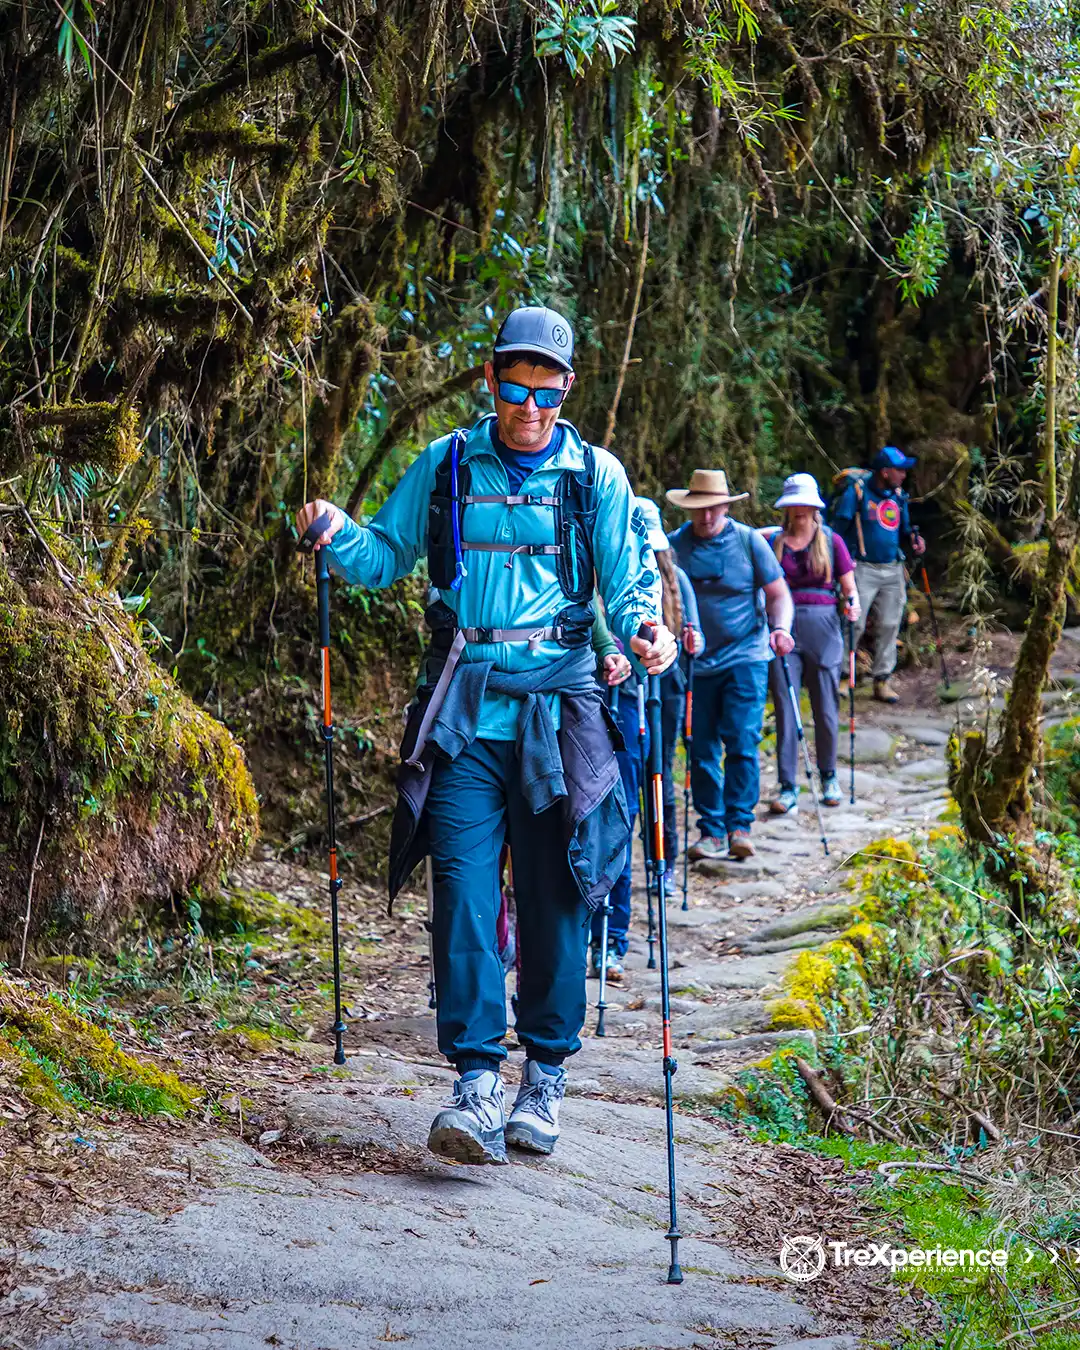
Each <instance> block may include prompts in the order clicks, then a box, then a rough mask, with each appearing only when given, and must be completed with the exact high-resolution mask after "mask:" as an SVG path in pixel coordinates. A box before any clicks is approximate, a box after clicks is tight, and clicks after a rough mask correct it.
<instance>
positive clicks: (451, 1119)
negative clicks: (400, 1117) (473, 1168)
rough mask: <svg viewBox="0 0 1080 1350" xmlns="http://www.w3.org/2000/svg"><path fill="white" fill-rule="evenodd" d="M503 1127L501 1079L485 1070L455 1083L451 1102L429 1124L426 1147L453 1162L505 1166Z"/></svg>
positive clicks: (503, 1105)
mask: <svg viewBox="0 0 1080 1350" xmlns="http://www.w3.org/2000/svg"><path fill="white" fill-rule="evenodd" d="M505 1125H506V1096H505V1093H504V1092H503V1084H502V1079H501V1078H500V1077H499V1075H498V1074H497V1073H491V1072H490V1071H489V1070H485V1071H484V1072H483V1073H478V1074H475V1075H472V1076H467V1077H465V1078H459V1079H458V1080H457V1081H456V1082H455V1083H454V1100H453V1101H452V1102H451V1104H450V1105H449V1106H448V1107H446V1108H445V1109H444V1110H442V1111H440V1112H439V1114H438V1115H437V1116H436V1117H435V1119H434V1120H433V1121H432V1122H431V1132H430V1133H429V1134H428V1141H427V1146H428V1148H429V1149H430V1150H431V1152H432V1153H437V1154H438V1155H439V1157H440V1158H453V1159H454V1160H455V1162H463V1163H505V1162H506V1140H505V1138H504V1135H503V1130H504V1127H505Z"/></svg>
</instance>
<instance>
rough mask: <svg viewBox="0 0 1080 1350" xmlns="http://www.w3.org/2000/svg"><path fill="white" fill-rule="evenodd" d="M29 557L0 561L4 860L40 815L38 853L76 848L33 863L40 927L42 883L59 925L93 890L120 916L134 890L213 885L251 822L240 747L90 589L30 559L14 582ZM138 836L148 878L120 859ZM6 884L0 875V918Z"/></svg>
mask: <svg viewBox="0 0 1080 1350" xmlns="http://www.w3.org/2000/svg"><path fill="white" fill-rule="evenodd" d="M48 542H49V545H50V547H53V546H54V544H55V546H56V552H57V554H58V556H63V555H62V545H61V544H60V543H59V542H58V541H54V540H52V539H51V538H49V539H48ZM30 561H31V560H30V559H29V558H28V559H27V560H26V565H25V568H19V569H18V571H16V569H15V568H7V569H4V570H3V571H0V805H2V806H3V807H4V808H5V809H6V810H7V811H8V812H9V813H10V816H9V818H10V819H11V820H12V821H13V822H14V827H13V829H11V830H10V831H9V833H8V835H7V837H6V839H5V840H4V843H5V844H6V845H7V846H8V849H9V850H10V856H12V857H17V856H18V854H19V853H20V852H25V851H26V850H28V849H32V848H33V844H34V839H35V837H36V833H37V830H38V828H39V827H40V823H41V820H42V816H43V813H45V812H47V813H48V818H49V828H48V831H47V836H46V843H45V847H44V851H43V852H42V855H41V861H42V863H44V864H46V865H47V864H48V863H49V860H50V856H51V855H53V856H60V855H61V854H63V855H64V857H65V859H68V858H72V857H77V858H78V866H77V867H73V866H71V865H69V864H67V863H65V866H64V867H63V868H58V867H47V866H46V868H44V869H43V876H48V877H49V878H50V881H49V883H48V885H43V886H42V889H41V890H40V892H39V895H40V902H39V903H38V904H37V905H36V906H35V914H34V918H35V920H36V921H37V926H38V928H40V927H41V926H42V925H43V923H44V922H45V921H46V920H47V919H48V918H49V906H50V903H51V901H52V894H53V891H51V890H50V889H49V886H51V887H52V888H54V890H56V891H62V893H63V894H64V895H66V897H67V899H66V901H65V914H66V918H65V922H66V923H67V925H68V926H83V925H84V924H85V923H86V921H87V920H86V916H87V915H89V921H90V922H93V921H94V919H95V918H96V917H97V916H98V913H99V911H100V907H101V906H102V904H103V903H104V902H103V899H102V897H103V896H107V897H108V901H109V904H110V905H112V906H113V907H114V908H116V909H117V910H118V911H120V912H122V911H123V910H124V908H126V907H129V906H133V905H134V904H135V903H137V902H138V901H139V900H140V898H141V896H143V895H155V894H156V895H160V896H161V898H164V897H165V895H167V894H168V893H170V892H174V891H176V890H178V889H179V890H182V889H185V888H186V887H187V886H189V885H191V884H192V883H193V882H196V881H199V880H203V879H206V880H214V881H216V880H217V877H218V876H219V875H220V872H221V870H222V869H223V868H224V867H225V866H227V865H228V863H229V862H231V861H232V860H234V859H235V858H237V857H238V856H240V855H242V854H243V853H244V852H245V851H246V849H247V847H248V846H249V844H250V841H251V839H252V838H253V837H254V834H255V831H256V828H257V822H258V803H257V800H256V797H255V789H254V785H253V783H252V780H251V776H250V774H249V773H248V771H247V767H246V764H245V762H244V758H243V754H242V752H241V750H240V747H239V746H238V744H237V743H236V741H234V740H233V738H232V736H230V734H229V733H228V731H227V730H226V729H225V728H224V727H223V726H222V725H221V724H220V723H219V722H217V721H215V720H214V718H212V717H211V716H209V714H207V713H205V712H204V711H203V710H202V709H200V708H198V707H197V706H196V705H195V704H194V703H193V702H191V700H190V699H188V698H187V697H186V695H184V694H183V693H182V692H181V691H180V690H179V689H178V688H177V687H176V685H175V684H173V682H172V681H171V680H170V679H169V678H168V677H167V676H166V675H165V674H164V673H163V672H162V671H161V670H160V669H159V668H158V667H157V666H155V665H154V664H153V663H152V662H151V661H150V660H149V658H148V657H147V656H146V653H145V651H144V650H143V648H142V646H141V643H140V641H139V635H138V632H137V630H136V628H135V626H134V625H133V623H132V622H131V620H130V619H129V618H128V617H127V616H126V615H124V614H123V613H121V612H118V611H117V610H116V609H115V608H114V607H113V606H112V605H106V603H105V601H104V600H103V599H102V598H101V597H100V596H99V595H98V594H97V593H96V592H95V591H94V590H93V588H92V587H86V588H82V587H79V588H78V589H76V588H75V586H76V583H73V584H72V587H71V588H66V587H63V586H60V585H58V584H57V583H56V582H55V579H54V578H53V577H52V574H51V573H49V572H46V573H44V574H42V573H41V571H40V564H38V565H37V569H36V570H37V574H38V575H37V579H36V580H35V581H33V582H31V583H28V585H27V587H26V588H23V587H22V586H20V585H19V584H18V583H17V582H16V580H15V576H16V575H18V574H19V573H22V572H28V571H29V565H30ZM121 832H122V834H121ZM153 836H156V838H153ZM121 838H123V842H122V843H121V842H120V839H121ZM174 839H175V844H173V846H172V847H171V848H170V844H171V843H172V841H173V840H174ZM137 841H138V843H139V845H140V846H141V847H144V848H145V849H146V850H147V852H151V851H152V853H153V858H154V862H153V867H154V869H155V874H154V875H153V876H152V877H151V878H150V879H149V884H147V878H146V877H142V878H140V877H139V876H138V875H136V873H135V872H134V871H133V870H132V869H131V868H122V869H121V868H119V867H118V862H117V858H116V854H117V851H118V849H119V848H121V847H122V848H125V849H128V850H131V849H132V848H133V847H135V846H136V843H137ZM25 865H26V866H29V858H27V859H26V862H25ZM99 867H100V868H101V869H102V870H101V872H100V873H99V872H98V871H97V869H98V868H99ZM118 873H123V874H124V875H126V876H127V885H128V887H129V893H128V894H124V893H123V891H122V888H121V887H119V886H118V884H117V878H118ZM61 874H63V875H62V877H61ZM23 875H24V874H23ZM10 876H11V883H10V884H11V887H12V890H11V892H10V899H9V900H8V903H9V905H12V906H14V905H15V903H16V896H15V889H16V887H17V888H18V890H19V891H20V893H21V892H23V891H24V890H25V880H24V879H23V880H21V881H20V880H19V872H18V867H17V866H13V868H12V871H11V873H10ZM102 878H107V884H106V886H105V888H104V890H103V889H102V885H101V880H102ZM5 880H6V875H5V874H4V873H2V872H0V917H2V914H3V909H4V904H3V902H4V899H5V895H4V883H5ZM11 931H12V932H14V929H12V930H11Z"/></svg>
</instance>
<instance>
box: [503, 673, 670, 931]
mask: <svg viewBox="0 0 1080 1350" xmlns="http://www.w3.org/2000/svg"><path fill="white" fill-rule="evenodd" d="M619 691H620V692H619V712H618V716H617V718H616V721H617V722H618V724H619V730H620V731H621V732H622V734H623V740H624V741H625V742H626V749H625V750H617V751H616V752H615V758H616V759H617V760H618V761H619V772H620V774H621V775H622V785H623V792H624V793H625V794H626V809H627V812H628V813H629V816H630V843H629V844H628V845H627V847H626V861H625V862H624V863H623V870H622V874H621V875H620V877H619V879H618V881H616V883H615V885H614V886H613V887H612V888H611V894H610V895H609V896H608V900H609V902H610V904H611V914H610V916H609V917H608V941H609V942H610V943H612V944H613V945H614V947H615V951H616V953H617V954H618V955H619V956H625V955H626V950H627V948H628V947H629V945H630V888H631V885H632V882H633V859H634V824H635V821H636V820H637V815H638V790H639V788H640V786H641V759H640V753H641V752H640V750H639V748H638V706H637V686H636V684H635V682H634V680H633V679H629V680H627V681H626V682H625V683H624V684H621V685H620V686H619ZM648 754H649V729H648V724H646V727H645V756H646V764H647V763H648ZM515 876H516V873H515ZM603 924H604V916H603V914H601V913H600V912H599V910H597V911H596V912H595V913H594V914H593V916H592V937H593V941H594V942H595V943H596V944H597V945H599V943H600V939H601V937H602V936H603Z"/></svg>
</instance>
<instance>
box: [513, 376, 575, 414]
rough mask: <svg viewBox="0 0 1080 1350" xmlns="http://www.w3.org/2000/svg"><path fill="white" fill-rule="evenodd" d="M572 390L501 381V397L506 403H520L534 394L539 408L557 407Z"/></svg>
mask: <svg viewBox="0 0 1080 1350" xmlns="http://www.w3.org/2000/svg"><path fill="white" fill-rule="evenodd" d="M569 392H570V391H569V390H568V389H530V388H529V386H528V385H527V384H514V383H512V382H511V381H510V380H500V381H499V397H500V398H501V399H502V401H503V402H504V403H513V404H515V405H520V404H522V403H524V402H525V400H526V399H527V398H528V397H529V395H530V394H532V396H533V398H534V399H535V400H536V406H537V407H538V408H557V407H558V406H559V405H560V404H561V403H562V401H563V399H564V398H565V397H566V395H567V394H568V393H569Z"/></svg>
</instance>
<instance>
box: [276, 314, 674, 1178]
mask: <svg viewBox="0 0 1080 1350" xmlns="http://www.w3.org/2000/svg"><path fill="white" fill-rule="evenodd" d="M493 357H494V359H493V360H492V361H489V362H488V363H487V364H486V366H485V375H486V379H487V385H488V389H489V390H490V392H491V394H492V397H493V399H494V404H495V412H494V415H491V414H489V415H487V416H486V417H482V418H481V419H480V421H479V422H478V423H477V424H476V425H475V426H473V427H472V428H471V430H469V431H467V432H454V433H453V434H452V435H450V436H443V437H440V438H439V439H438V440H436V441H433V442H432V443H431V444H430V445H429V446H428V447H427V448H426V449H425V450H424V451H423V452H422V453H421V454H420V456H419V457H418V458H417V459H416V461H415V462H414V463H413V464H412V465H411V466H410V468H409V469H408V471H407V472H406V474H405V476H404V477H403V478H402V480H401V481H400V482H399V483H398V485H397V487H396V488H395V489H394V491H393V492H392V493H391V495H390V498H389V500H388V501H387V502H386V504H385V505H384V506H383V507H382V509H381V510H380V511H379V512H378V514H377V515H376V516H375V518H374V520H373V521H372V523H371V525H370V526H368V527H367V528H361V527H360V526H359V525H357V524H356V523H355V522H354V521H352V520H350V519H349V518H348V517H347V516H346V515H345V514H344V513H343V512H342V511H340V510H338V509H337V508H336V507H333V506H331V505H330V504H329V503H327V502H324V501H316V502H312V503H309V504H308V505H307V506H305V507H304V508H303V509H302V510H301V511H300V512H299V514H298V516H297V529H298V530H299V531H300V532H301V533H303V531H305V530H306V529H307V528H308V526H309V525H310V524H311V523H312V522H313V521H314V520H315V519H317V518H318V516H319V515H320V514H321V513H322V512H324V511H329V512H330V514H331V517H332V523H331V525H330V527H329V528H328V529H327V530H326V532H325V533H324V534H323V535H322V536H321V537H320V539H319V541H318V542H319V544H320V545H323V546H328V547H329V550H330V565H331V567H332V568H333V569H334V570H335V571H336V572H338V573H340V574H341V575H342V576H344V577H345V578H347V579H348V580H349V581H352V582H358V583H360V584H363V585H366V586H389V585H390V584H391V582H393V581H395V580H396V579H397V578H398V577H402V576H405V575H406V574H407V573H408V572H410V571H411V570H412V568H413V566H414V565H415V563H416V562H417V560H418V559H419V558H420V557H422V556H424V555H425V554H426V555H427V559H428V568H429V572H430V575H431V581H432V583H433V585H435V586H436V587H437V588H438V590H439V600H438V601H437V602H436V603H435V604H434V605H431V606H429V608H428V610H427V613H426V618H427V622H428V625H429V627H430V628H431V632H432V639H431V646H430V649H429V653H428V657H427V661H426V667H425V671H424V679H423V681H422V683H421V685H420V687H419V689H418V694H417V700H416V702H415V704H414V705H413V707H412V708H411V710H410V717H409V722H408V725H407V727H406V731H405V737H404V740H403V742H402V760H403V763H402V766H401V769H400V771H399V777H398V809H397V812H396V814H395V818H394V826H393V835H392V839H391V861H390V893H391V899H392V898H393V896H394V894H395V893H396V892H397V890H398V889H399V888H400V886H401V885H402V884H403V883H404V881H405V880H406V879H407V877H408V875H409V873H410V872H411V871H412V868H413V867H414V866H415V865H416V864H417V863H418V862H419V861H420V860H421V859H422V858H423V857H424V856H425V854H430V857H431V860H432V870H433V874H434V916H433V931H432V939H433V947H434V964H435V983H436V991H437V997H438V1012H437V1027H438V1040H439V1049H440V1050H441V1052H442V1053H443V1054H444V1055H445V1056H446V1058H447V1059H448V1060H450V1061H451V1063H453V1064H454V1065H455V1067H456V1069H457V1071H458V1075H459V1077H458V1079H457V1081H456V1082H455V1084H454V1089H453V1100H452V1102H451V1104H450V1105H449V1106H448V1107H447V1108H446V1109H445V1110H443V1111H441V1112H440V1113H439V1114H438V1115H437V1116H436V1118H435V1120H434V1122H433V1124H432V1127H431V1132H430V1134H429V1137H428V1147H429V1148H430V1149H431V1150H432V1151H433V1152H435V1153H438V1154H440V1155H441V1156H444V1157H450V1158H454V1159H457V1160H458V1161H461V1162H473V1163H483V1162H489V1163H504V1162H506V1144H507V1143H512V1144H516V1145H518V1146H519V1147H522V1148H525V1149H530V1150H533V1151H535V1152H538V1153H550V1152H551V1150H552V1149H553V1148H554V1146H555V1141H556V1140H557V1138H558V1134H559V1124H558V1114H559V1103H560V1101H561V1099H562V1095H563V1090H564V1086H565V1082H566V1070H565V1068H564V1067H563V1061H564V1060H565V1059H566V1058H567V1057H568V1056H570V1055H572V1054H573V1053H574V1052H575V1051H577V1050H578V1049H580V1045H581V1042H580V1040H579V1032H580V1030H581V1027H582V1024H583V1022H584V1020H585V947H586V937H585V926H586V914H587V909H588V908H590V907H591V908H595V907H596V906H597V905H598V904H600V903H601V902H602V900H603V898H604V896H605V895H606V894H607V892H608V891H609V890H610V888H611V885H612V883H613V882H614V880H615V877H616V876H617V875H618V872H619V870H620V869H621V866H622V861H623V854H624V849H625V846H626V839H627V835H628V828H627V817H626V807H625V803H624V801H623V797H622V787H621V784H620V781H619V771H618V766H617V764H616V762H615V753H614V744H613V739H612V733H611V730H610V728H609V722H608V714H607V710H606V708H605V707H604V706H603V700H602V696H601V693H600V690H599V687H598V686H597V684H596V681H595V678H594V669H595V666H594V657H593V651H592V643H591V631H592V624H593V618H594V609H593V596H594V590H598V591H599V594H600V596H601V597H602V599H603V601H604V605H605V607H606V609H607V616H608V622H609V623H610V624H611V626H612V628H613V630H614V632H615V634H616V635H617V636H618V637H619V638H620V639H621V641H622V643H623V645H624V647H625V648H626V649H627V651H628V653H632V655H633V657H634V658H635V659H636V660H637V661H638V662H639V663H640V665H641V666H643V667H644V668H645V670H647V671H648V672H650V673H652V674H660V673H661V672H663V671H664V670H666V669H667V668H668V666H669V665H670V664H671V663H672V661H673V660H674V659H675V655H676V643H675V638H674V636H673V635H672V634H671V633H669V632H668V631H667V629H666V628H664V626H663V624H662V622H661V612H660V586H659V577H658V574H657V570H656V560H655V558H654V557H653V554H652V549H651V548H650V547H649V544H648V540H647V539H645V538H644V537H642V536H640V535H639V534H637V533H635V531H634V529H633V523H632V522H633V495H632V493H631V490H630V484H629V482H628V481H627V477H626V473H625V472H624V470H623V468H622V466H621V465H620V464H619V462H618V460H616V459H615V457H614V456H613V455H611V454H609V453H608V452H607V451H606V450H602V449H596V448H593V447H592V446H589V445H587V444H586V443H585V442H583V441H582V438H581V436H580V435H579V434H578V432H577V430H576V429H575V428H574V427H573V426H572V425H571V424H570V423H569V422H563V421H560V420H558V413H559V407H560V406H561V404H562V402H563V400H564V399H565V398H566V396H567V394H568V393H569V392H570V389H571V387H572V386H573V382H574V372H573V366H572V361H573V332H572V330H571V327H570V324H569V323H568V321H567V320H566V319H565V318H563V317H562V315H560V314H557V313H556V312H555V311H553V310H550V309H544V308H540V307H530V308H525V309H519V310H515V311H514V312H513V313H512V314H510V315H508V316H507V318H506V320H505V321H504V323H503V325H502V327H501V328H500V329H499V333H498V335H497V337H496V340H495V350H494V354H493ZM594 577H595V580H594ZM646 624H648V625H653V626H654V627H653V629H652V630H651V631H652V632H653V634H654V635H653V636H651V637H645V636H639V635H638V634H639V630H640V629H642V626H643V625H646ZM504 840H506V841H508V842H509V844H510V847H511V850H512V853H513V858H514V882H515V891H516V899H517V921H518V940H519V943H520V951H521V970H520V982H519V987H518V1009H517V1027H516V1030H517V1036H518V1040H519V1041H520V1042H521V1043H522V1044H523V1045H524V1046H525V1052H526V1062H525V1067H524V1071H523V1074H522V1083H521V1088H520V1090H519V1092H518V1095H517V1099H516V1101H515V1103H514V1108H513V1111H512V1112H511V1114H510V1117H509V1119H508V1120H507V1118H506V1109H505V1102H504V1095H503V1086H502V1080H501V1078H500V1075H499V1069H500V1065H501V1062H502V1060H503V1059H504V1058H505V1056H506V1050H505V1048H504V1046H503V1044H502V1041H503V1037H504V1035H505V1033H506V1002H505V989H504V983H503V967H502V963H501V962H500V960H499V953H498V949H497V940H496V921H497V915H498V911H499V855H500V850H501V848H502V845H503V841H504Z"/></svg>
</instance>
